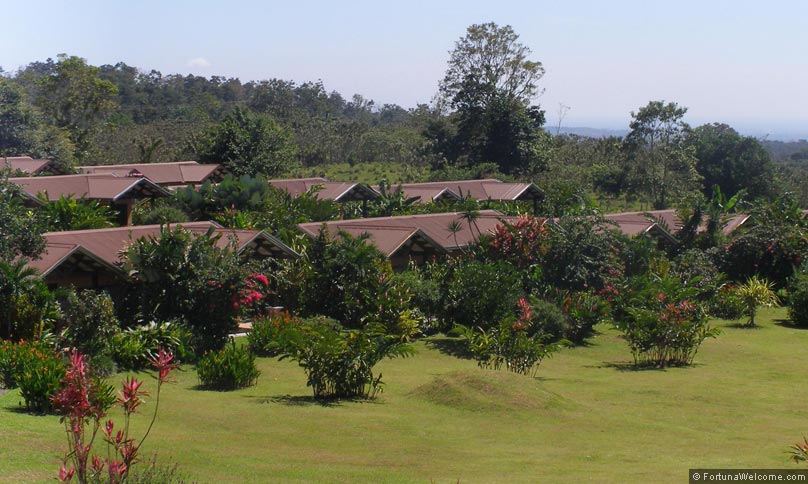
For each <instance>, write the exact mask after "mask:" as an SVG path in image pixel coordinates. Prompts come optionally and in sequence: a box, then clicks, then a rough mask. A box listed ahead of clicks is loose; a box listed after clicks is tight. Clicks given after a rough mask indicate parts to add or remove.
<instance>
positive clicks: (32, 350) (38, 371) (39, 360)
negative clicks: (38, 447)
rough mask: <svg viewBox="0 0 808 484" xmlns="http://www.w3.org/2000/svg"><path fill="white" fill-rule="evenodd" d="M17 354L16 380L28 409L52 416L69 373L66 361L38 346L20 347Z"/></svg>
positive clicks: (40, 345)
mask: <svg viewBox="0 0 808 484" xmlns="http://www.w3.org/2000/svg"><path fill="white" fill-rule="evenodd" d="M15 353H16V355H15V356H16V359H15V362H14V363H13V364H12V368H13V371H14V372H15V373H16V374H15V375H14V380H15V383H16V385H17V387H19V389H20V396H21V397H22V398H23V400H24V401H25V408H27V409H28V410H30V411H33V412H41V413H50V412H51V411H53V403H52V402H51V397H52V396H53V395H54V394H55V393H56V392H57V391H58V390H59V388H61V385H62V380H63V378H64V376H65V372H66V370H67V365H66V363H65V360H64V359H63V358H62V357H61V356H60V355H59V354H57V353H56V352H55V351H53V350H52V349H51V348H49V347H46V346H44V345H42V344H37V343H19V344H18V345H17V348H16V350H15Z"/></svg>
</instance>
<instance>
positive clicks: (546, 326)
mask: <svg viewBox="0 0 808 484" xmlns="http://www.w3.org/2000/svg"><path fill="white" fill-rule="evenodd" d="M531 306H532V308H533V317H532V318H531V323H530V334H531V335H537V336H543V337H545V338H546V339H547V340H548V341H558V340H560V339H562V338H564V334H565V333H566V331H567V326H568V325H569V323H568V321H567V320H568V317H567V315H566V314H564V311H562V310H561V308H559V307H558V306H557V305H556V304H554V303H552V302H550V301H545V300H543V299H535V300H532V301H531Z"/></svg>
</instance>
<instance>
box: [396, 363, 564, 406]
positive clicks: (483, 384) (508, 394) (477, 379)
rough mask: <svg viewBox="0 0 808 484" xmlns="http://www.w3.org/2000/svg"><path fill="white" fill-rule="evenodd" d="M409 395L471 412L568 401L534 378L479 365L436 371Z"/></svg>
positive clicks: (559, 404)
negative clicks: (479, 366) (452, 370)
mask: <svg viewBox="0 0 808 484" xmlns="http://www.w3.org/2000/svg"><path fill="white" fill-rule="evenodd" d="M410 395H411V396H414V397H416V398H420V399H423V400H426V401H428V402H430V403H433V404H437V405H442V406H446V407H451V408H455V409H459V410H466V411H472V412H500V411H519V410H531V411H533V410H538V409H553V408H559V407H562V406H566V405H565V404H567V403H569V402H565V401H564V399H563V398H562V397H561V396H559V395H556V394H554V393H552V392H549V391H547V390H544V389H543V388H542V385H541V381H540V380H538V379H535V378H529V377H525V376H523V375H517V374H514V373H510V372H506V371H493V370H480V369H470V370H460V371H454V372H451V373H446V374H443V375H437V376H435V377H434V379H433V380H432V381H431V382H429V383H426V384H424V385H421V386H419V387H418V388H416V389H415V390H413V391H412V392H410Z"/></svg>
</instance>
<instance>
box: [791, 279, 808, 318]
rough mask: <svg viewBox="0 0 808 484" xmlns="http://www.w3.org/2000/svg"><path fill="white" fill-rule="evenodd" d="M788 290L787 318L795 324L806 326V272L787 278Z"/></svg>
mask: <svg viewBox="0 0 808 484" xmlns="http://www.w3.org/2000/svg"><path fill="white" fill-rule="evenodd" d="M788 291H789V306H788V319H790V320H791V322H792V324H794V325H796V326H801V327H805V326H808V274H806V273H804V272H801V273H797V274H795V275H794V277H792V278H791V279H790V280H789V284H788Z"/></svg>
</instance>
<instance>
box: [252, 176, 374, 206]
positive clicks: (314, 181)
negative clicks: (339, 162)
mask: <svg viewBox="0 0 808 484" xmlns="http://www.w3.org/2000/svg"><path fill="white" fill-rule="evenodd" d="M267 183H269V184H270V185H272V186H273V187H275V188H279V189H281V190H285V191H287V192H289V194H290V195H291V196H293V197H299V196H300V195H302V194H304V193H306V192H308V191H309V190H311V189H312V188H315V187H320V188H321V189H320V190H318V191H317V198H319V199H320V200H333V201H335V202H354V201H362V200H378V198H379V196H380V195H379V193H378V192H376V190H374V189H372V188H370V187H369V186H367V185H365V184H364V183H347V182H332V181H328V180H326V179H325V178H292V179H288V180H268V181H267Z"/></svg>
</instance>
